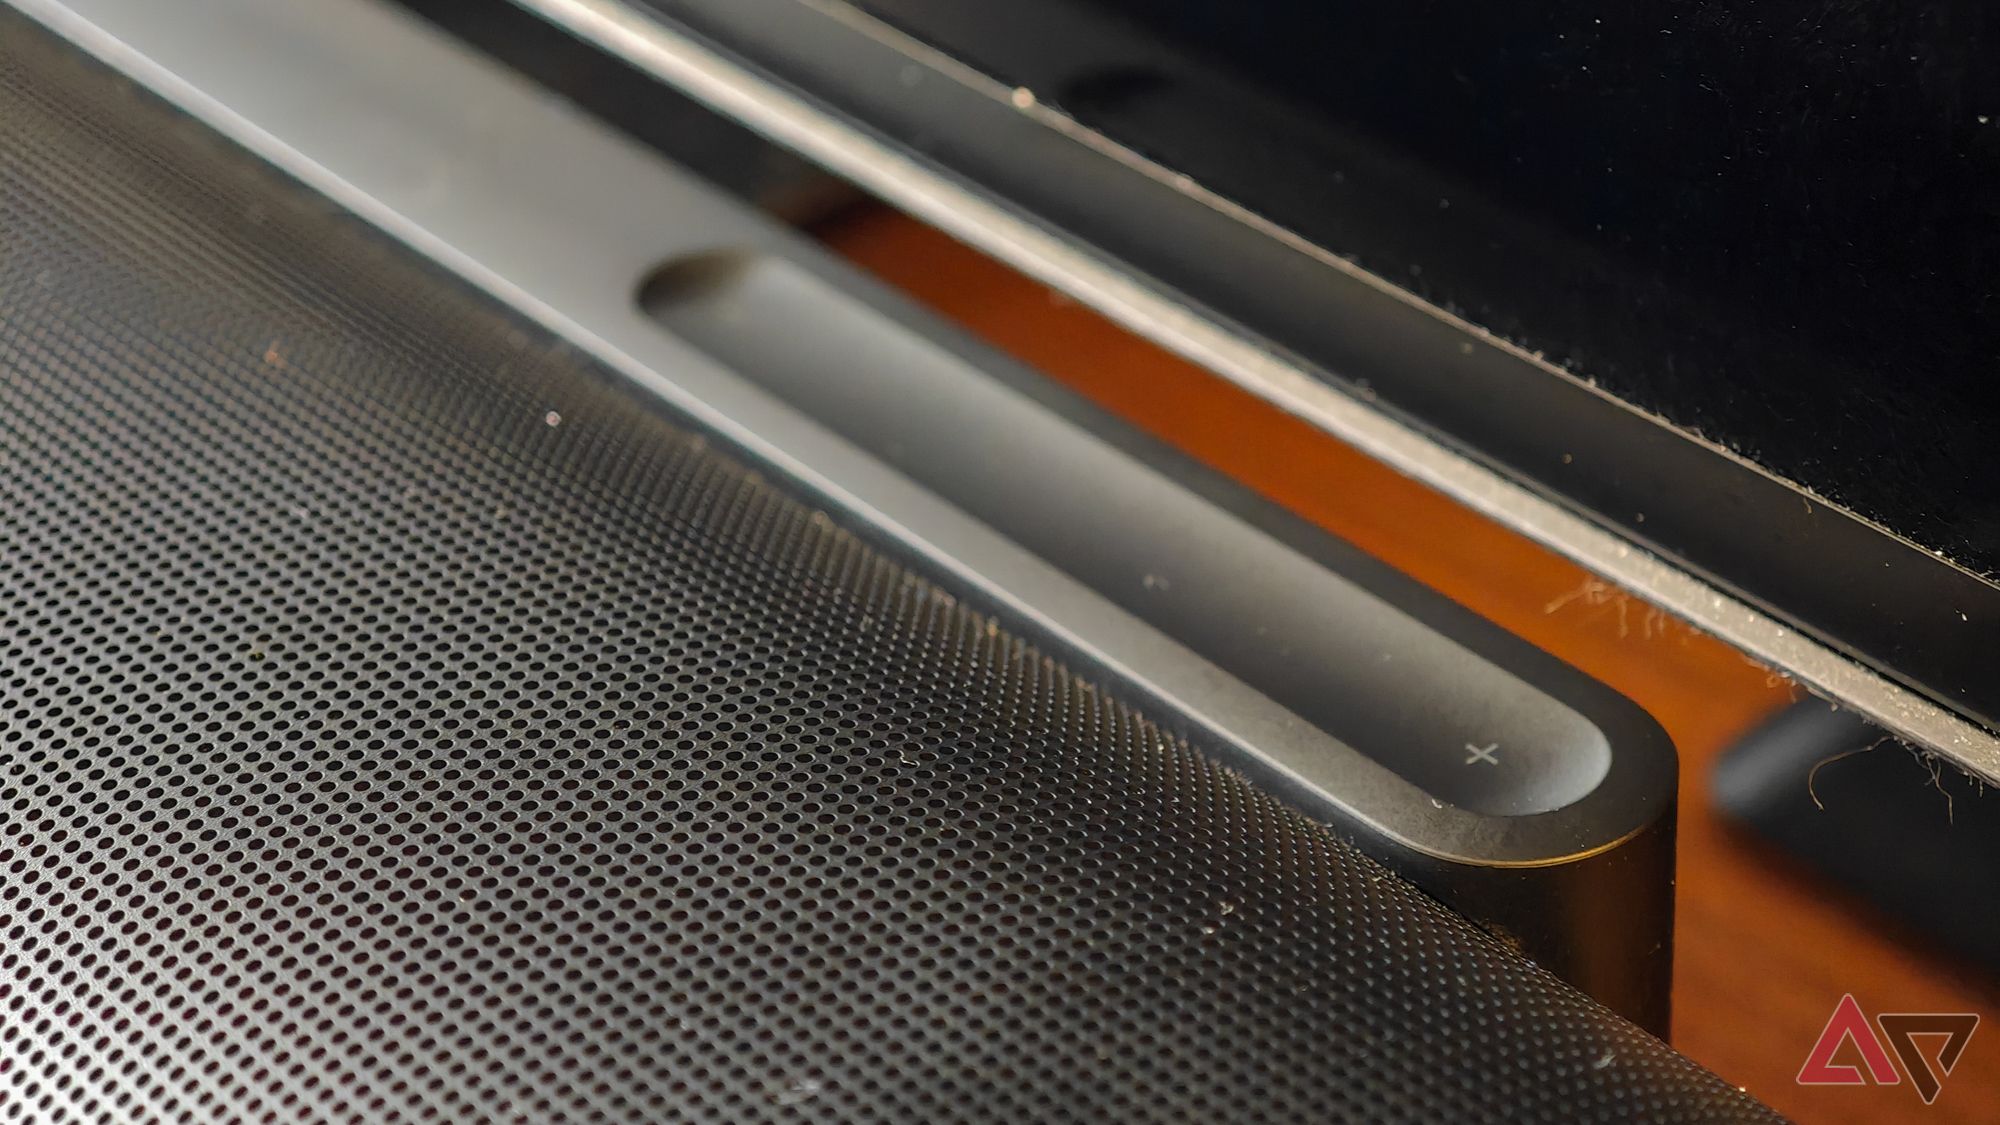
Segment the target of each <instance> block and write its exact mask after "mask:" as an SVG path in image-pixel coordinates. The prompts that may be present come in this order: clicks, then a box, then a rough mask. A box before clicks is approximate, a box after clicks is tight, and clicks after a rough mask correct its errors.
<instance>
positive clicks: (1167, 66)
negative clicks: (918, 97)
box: [863, 0, 2000, 575]
mask: <svg viewBox="0 0 2000 1125" xmlns="http://www.w3.org/2000/svg"><path fill="white" fill-rule="evenodd" d="M863 6H864V7H867V8H869V9H871V10H875V11H879V12H881V13H882V14H884V15H886V16H888V17H890V18H892V19H894V20H895V21H897V22H898V23H900V24H902V25H903V26H905V27H908V28H910V29H911V30H913V31H915V32H917V33H918V34H920V35H922V36H923V37H925V38H929V39H932V40H933V41H936V42H939V43H941V44H943V45H945V46H947V47H948V48H949V49H950V50H952V51H953V52H954V53H957V54H960V55H962V56H965V57H968V58H970V59H972V60H973V61H975V62H976V63H978V64H979V65H981V66H983V67H984V68H985V69H988V70H990V71H992V72H993V73H995V74H997V75H998V76H999V77H1001V78H1002V79H1003V80H1004V81H1007V82H1011V83H1019V84H1022V85H1025V86H1028V87H1030V88H1032V89H1034V90H1035V92H1036V94H1037V96H1038V97H1040V98H1041V99H1042V100H1044V101H1047V102H1050V103H1052V104H1054V105H1056V106H1058V107H1059V108H1061V109H1063V110H1064V111H1066V112H1068V113H1070V114H1071V115H1073V116H1075V117H1077V118H1078V119H1079V120H1081V121H1082V122H1084V123H1085V124H1088V125H1091V126H1094V127H1097V128H1100V129H1102V130H1103V131H1104V132H1106V133H1108V134H1109V135H1110V136H1112V137H1113V138H1114V139H1116V140H1118V141H1120V142H1122V143H1124V144H1127V145H1129V146H1131V147H1133V148H1135V149H1137V150H1138V151H1140V152H1141V153H1143V154H1145V155H1148V156H1151V157H1153V158H1155V159H1158V160H1160V161H1162V162H1164V163H1166V164H1167V165H1168V166H1169V167H1171V168H1173V169H1174V170H1176V171H1179V172H1184V173H1187V174H1190V175H1191V176H1192V177H1193V178H1194V179H1195V180H1196V181H1197V182H1199V183H1201V184H1202V185H1204V186H1206V187H1209V188H1213V189H1215V190H1217V191H1218V192H1220V193H1221V194H1222V195H1224V196H1226V197H1228V198H1230V199H1232V200H1235V201H1237V202H1240V203H1243V204H1245V205H1247V206H1249V207H1250V208H1251V209H1253V210H1255V211H1257V212H1260V213H1262V214H1264V215H1266V216H1268V217H1271V218H1273V219H1276V220H1277V221H1278V222H1280V223H1281V224H1283V225H1285V226H1287V227H1289V228H1291V229H1293V230H1296V231H1298V232H1300V233H1302V234H1304V235H1306V236H1307V237H1308V238H1310V239H1312V240H1313V241H1314V242H1316V243H1318V244H1320V245H1322V246H1325V247H1327V248H1329V249H1332V250H1333V251H1335V252H1337V253H1340V254H1342V255H1344V256H1348V257H1351V258H1353V259H1355V260H1357V261H1359V262H1360V263H1361V264H1363V265H1365V266H1367V267H1368V268H1370V269H1371V270H1374V271H1376V272H1378V273H1380V274H1382V275H1383V276H1386V277H1388V278H1390V279H1392V280H1394V281H1396V282H1397V283H1398V284H1399V285H1402V286H1404V287H1406V288H1408V289H1410V290H1412V291H1414V292H1416V293H1419V294H1421V295H1423V296H1425V297H1427V298H1429V299H1431V300H1433V301H1435V302H1437V303H1438V304H1441V305H1443V306H1445V307H1446V308H1449V309H1452V310H1453V311H1456V312H1458V313H1461V314H1462V315H1464V316H1466V317H1467V318H1468V319H1470V320H1472V321H1473V322H1474V323H1477V324H1479V325H1482V326H1484V327H1487V328H1489V329H1491V330H1493V331H1495V332H1497V333H1499V334H1500V335H1502V336H1504V337H1506V338H1508V339H1510V340H1513V341H1516V342H1518V343H1521V344H1523V345H1524V346H1526V347H1528V348H1530V349H1533V350H1534V351H1536V352H1538V353H1541V354H1544V355H1546V356H1547V357H1548V358H1549V359H1551V360H1553V361H1555V362H1558V363H1560V364H1562V365H1563V366H1565V367H1568V368H1570V369H1571V370H1573V371H1576V372H1578V373H1579V374H1582V375H1584V376H1586V377H1588V378H1590V379H1592V380H1594V381H1595V382H1597V383H1598V384H1599V385H1601V386H1603V387H1604V388H1606V389H1608V390H1611V391H1613V392H1614V393H1616V394H1618V395H1620V396H1621V397H1624V398H1626V399H1627V400H1629V401H1631V402H1632V403H1634V404H1636V405H1638V406H1640V407H1642V408H1644V409H1647V410H1649V411H1654V412H1657V413H1659V414H1661V415H1663V416H1664V417H1666V418H1667V419H1669V420H1670V421H1672V422H1674V423H1675V424H1677V425H1679V426H1681V427H1684V428H1685V429H1687V430H1690V431H1692V432H1694V433H1697V434H1700V435H1702V436H1704V437H1706V438H1709V439H1711V440H1714V441H1717V442H1719V443H1721V444H1723V445H1726V446H1728V447H1730V448H1732V449H1734V450H1737V451H1740V452H1742V453H1744V454H1747V455H1749V456H1750V457H1752V458H1753V459H1755V460H1756V461H1757V462H1758V463H1759V464H1761V465H1763V466H1764V467H1766V468H1768V469H1770V470H1772V471H1775V472H1777V473H1779V474H1781V475H1783V476H1786V477H1789V478H1791V479H1794V480H1796V481H1798V482H1800V483H1801V484H1804V485H1805V486H1807V487H1809V488H1811V489H1812V490H1814V491H1815V492H1816V493H1818V494H1819V495H1821V496H1824V497H1826V498H1828V499H1831V500H1833V501H1835V502H1837V503H1839V504H1841V505H1843V506H1845V507H1847V508H1849V509H1851V510H1853V511H1855V512H1857V513H1859V514H1861V515H1863V516H1866V517H1868V518H1870V519H1873V520H1876V521H1879V522H1881V523H1883V524H1885V525H1887V526H1888V527H1890V528H1892V529H1893V530H1895V531H1897V532H1899V533H1901V534H1903V535H1905V536H1907V537H1909V538H1911V539H1913V540H1915V541H1917V542H1918V543H1920V544H1921V545H1922V546H1924V547H1926V548H1931V549H1935V550H1938V551H1941V552H1943V553H1944V554H1946V555H1947V556H1949V557H1951V558H1953V559H1955V560H1957V561H1958V562H1960V563H1962V564H1963V565H1965V566H1967V567H1969V568H1971V569H1973V570H1975V571H1978V572H1982V573H1986V574H1989V575H1990V574H1993V573H1994V572H1996V571H2000V489H1996V488H1995V486H1994V481H1995V480H2000V442H1995V441H1993V440H1992V439H1991V431H1992V430H1993V429H1994V427H1995V425H1996V424H2000V410H1996V406H1995V403H1996V399H1995V396H1994V395H1993V393H1992V391H1991V389H1990V387H1991V383H1992V378H1993V371H1994V369H1995V365H1996V362H2000V317H1996V316H1995V312H1996V309H2000V282H1996V281H1995V277H1996V274H1995V271H1994V268H1993V265H1994V262H1995V261H2000V205H1996V204H1995V203H1994V196H1993V191H1992V185H1993V184H1994V183H1995V182H2000V65H1996V63H2000V24H1996V22H1995V17H1994V15H1993V14H1991V13H1990V12H1989V11H1988V9H1987V7H1986V6H1985V5H1983V4H1979V3H1976V2H1974V0H1947V2H1945V3H1916V2H1913V0H1896V2H1890V3H1874V4H1853V3H1846V2H1829V0H1821V2H1815V3H1797V4H1794V3H1750V4H1724V3H1711V2H1653V3H1646V4H1638V5H1625V6H1613V7H1611V8H1606V7H1605V6H1604V5H1601V4H1588V3H1575V2H1561V3H1554V4H1541V5H1526V6H1524V5H1518V4H1498V5H1496V4H1490V3H1481V2H1479V0H1422V2H1417V3H1408V4H1384V3H1376V4H1325V3H1314V2H1310V0H1262V2H1260V3H1255V4H1215V3H1209V2H1206V0H1028V2H1026V3H1023V4H1017V5H1009V6H1007V8H1006V10H1005V13H1004V14H1002V13H1001V12H999V11H997V10H995V9H993V8H991V7H989V6H985V5H975V4H966V3H957V2H953V0H866V2H865V3H864V5H863ZM1107 17H1109V18H1107Z"/></svg>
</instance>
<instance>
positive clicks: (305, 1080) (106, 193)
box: [0, 14, 1758, 1122]
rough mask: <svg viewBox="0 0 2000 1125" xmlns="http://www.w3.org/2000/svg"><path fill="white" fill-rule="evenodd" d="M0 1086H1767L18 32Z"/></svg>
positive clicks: (300, 1090) (1687, 1096) (711, 1093)
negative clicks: (1595, 996) (1705, 1054)
mask: <svg viewBox="0 0 2000 1125" xmlns="http://www.w3.org/2000/svg"><path fill="white" fill-rule="evenodd" d="M0 547H4V549H0V686H4V695H0V811H4V815H0V936H4V944H0V967H3V968H4V970H5V972H4V979H5V981H6V984H5V990H4V992H0V1006H4V1009H5V1016H6V1018H5V1019H4V1020H0V1057H4V1058H5V1059H6V1061H7V1065H6V1066H5V1067H4V1068H0V1111H4V1112H6V1113H7V1115H8V1116H9V1117H11V1118H13V1119H16V1120H83V1119H103V1118H107V1117H117V1118H131V1119H139V1120H168V1121H190V1122H191V1121H202V1122H207V1121H219V1120H242V1119H253V1120H283V1121H300V1120H383V1119H396V1120H403V1119H419V1118H425V1117H435V1118H437V1119H442V1120H453V1121H461V1120H519V1119H522V1118H524V1117H525V1118H529V1119H540V1120H570V1121H582V1120H667V1119H675V1120H712V1121H747V1120H761V1119H787V1120H815V1121H820V1120H871V1121H873V1120H911V1121H925V1122H930V1121H949V1120H1005V1121H1014V1120H1090V1121H1099V1120H1114V1119H1115V1120H1176V1121H1178V1120H1191V1119H1192V1120H1298V1119H1328V1118H1346V1119H1353V1120H1368V1121H1382V1120H1412V1121H1434V1120H1451V1121H1477V1120H1491V1121H1513V1120H1524V1119H1535V1120H1540V1119H1548V1118H1552V1117H1562V1118H1565V1119H1570V1120H1601V1121H1607V1122H1608V1121H1627V1120H1634V1119H1649V1120H1663V1119H1680V1120H1697V1119H1700V1120H1738V1119H1743V1118H1746V1117H1751V1116H1754V1115H1756V1114H1757V1113H1758V1110H1757V1108H1756V1107H1755V1106H1753V1105H1752V1104H1751V1103H1750V1102H1748V1101H1747V1100H1746V1099H1745V1098H1743V1097H1742V1096H1741V1095H1740V1094H1738V1093H1737V1092H1736V1091H1735V1090H1733V1089H1732V1088H1730V1087H1728V1086H1726V1085H1724V1084H1723V1083H1721V1082H1719V1081H1718V1080H1716V1079H1715V1078H1713V1076H1710V1075H1707V1074H1705V1073H1704V1072H1702V1071H1700V1070H1699V1068H1697V1067H1695V1066H1694V1065H1693V1064H1692V1063H1690V1062H1688V1061H1687V1060H1685V1059H1682V1058H1680V1057H1678V1056H1675V1055H1673V1054H1672V1053H1671V1052H1670V1051H1668V1050H1667V1049H1666V1048H1664V1047H1663V1046H1662V1045H1661V1044H1659V1043H1658V1042H1657V1041H1656V1040H1652V1039H1650V1038H1649V1037H1647V1036H1645V1035H1643V1034H1641V1033H1639V1032H1638V1031H1636V1030H1635V1029H1633V1028H1632V1027H1630V1026H1629V1025H1627V1024H1624V1023H1622V1022H1621V1021H1618V1020H1617V1019H1615V1018H1614V1017H1612V1016H1610V1015H1609V1014H1608V1013H1606V1012H1605V1011H1604V1010H1603V1009H1601V1008H1599V1007H1597V1006H1596V1005H1594V1004H1592V1003H1590V1002H1589V1001H1587V1000H1585V999H1583V998H1582V997H1581V996H1579V995H1578V994H1576V993H1575V992H1573V991H1572V990H1570V989H1567V988H1565V987H1563V986H1561V985H1559V984H1558V983H1556V982H1555V981H1554V980H1553V979H1552V978H1550V977H1548V976H1547V975H1546V974H1544V973H1542V972H1541V971H1539V970H1537V969H1535V968H1533V967H1532V966H1530V965H1528V964H1526V963H1525V962H1523V961H1521V960H1520V959H1519V958H1518V957H1516V956H1514V955H1513V954H1511V953H1510V952H1508V951H1507V950H1506V949H1505V948H1504V947H1503V946H1502V945H1500V944H1499V943H1498V942H1496V941H1494V940H1492V939H1489V938H1487V937H1485V936H1484V935H1482V934H1480V933H1479V932H1477V931H1475V930H1473V929H1472V928H1471V927H1470V926H1468V925H1467V924H1465V923H1464V922H1462V921H1461V920H1459V919H1456V918H1454V917H1452V916H1450V915H1448V914H1447V913H1445V912H1444V911H1443V910H1442V909H1441V908H1439V907H1437V906H1436V905H1435V904H1434V903H1432V902H1431V901H1430V900H1428V899H1426V898H1424V897H1422V896H1421V895H1418V894H1416V893H1415V892H1413V891H1411V890H1410V889H1409V888H1408V887H1407V886H1406V885H1404V884H1402V883H1400V882H1399V881H1397V880H1396V879H1394V878H1393V877H1390V876H1388V875H1386V874H1385V873H1384V872H1383V871H1382V870H1381V869H1380V868H1378V867H1377V866H1375V865H1374V864H1372V863H1371V862H1369V861H1367V860H1365V859H1363V858H1361V857H1359V856H1358V855H1357V854H1356V853H1354V852H1353V851H1352V850H1351V849H1350V848H1348V847H1347V846H1346V845H1344V844H1342V843H1340V842H1339V841H1337V840H1335V839H1333V838H1332V837H1331V836H1329V835H1328V834H1327V833H1326V832H1325V831H1324V830H1323V829H1320V828H1318V827H1316V826H1314V825H1312V824H1310V823H1308V822H1306V821H1304V820H1303V819H1302V818H1300V817H1298V816H1297V815H1295V814H1293V813H1290V812H1288V811H1286V810H1284V809H1283V808H1281V807H1279V806H1278V805H1276V804H1275V803H1273V802H1272V801H1270V800H1269V799H1268V798H1266V797H1264V796H1262V795H1260V794H1259V793H1258V792H1256V791H1255V790H1254V789H1252V788H1251V787H1250V786H1248V785H1247V784H1246V783H1245V782H1244V781H1243V780H1242V779H1241V778H1240V777H1238V776H1236V775H1234V774H1231V773H1229V772H1227V771H1223V770H1220V769H1218V768H1216V767H1215V766H1214V765H1213V764H1211V763H1210V762H1209V761H1208V760H1207V759H1205V758H1204V757H1203V756H1202V754H1201V753H1200V751H1199V749H1198V748H1191V747H1189V746H1187V745H1185V744H1183V743H1181V742H1180V741H1179V740H1177V739H1176V738H1175V737H1174V736H1173V735H1172V734H1171V733H1170V732H1169V731H1166V730H1163V729H1161V728H1160V727H1158V726H1155V725H1154V724H1153V723H1151V722H1149V721H1148V720H1147V719H1146V718H1145V717H1143V716H1140V715H1138V714H1136V713H1134V712H1133V711H1131V710H1130V709H1128V708H1127V707H1125V706H1124V705H1122V704H1121V703H1120V702H1119V695H1120V692H1119V690H1118V688H1117V686H1116V685H1091V684H1088V683H1084V682H1081V681H1079V680H1077V679H1076V678H1074V677H1072V676H1070V675H1069V674H1068V673H1066V672H1065V671H1064V670H1063V669H1062V668H1061V667H1059V666H1058V665H1056V664H1055V663H1054V662H1052V661H1050V660H1048V659H1047V658H1045V657H1043V656H1042V655H1040V654H1039V653H1037V652H1036V651H1035V650H1034V649H1033V648H1031V647H1029V646H1027V645H1026V644H1024V643H1023V642H1022V641H1020V640H1018V639H1017V638H1016V637H1015V636H1014V635H1013V634H1012V633H1011V632H1010V631H1009V630H1008V628H1007V623H1006V622H1005V621H1001V620H996V619H993V618H989V617H985V616H982V615H980V614H979V613H977V612H975V611H974V610H973V608H971V607H968V606H965V605H962V604H960V603H959V602H958V601H957V600H956V599H954V598H953V597H952V596H951V595H950V593H949V591H948V590H945V589H942V588H940V587H938V586H936V585H933V584H932V583H931V582H929V581H927V580H926V579H925V578H924V577H923V576H921V575H917V574H914V573H911V572H909V571H907V570H905V569H903V568H902V567H901V566H899V565H898V564H897V563H895V562H893V561H891V560H888V559H885V558H883V557H881V556H879V555H877V554H875V553H874V552H872V551H871V550H869V549H868V548H867V547H865V546H864V545H863V544H862V543H861V541H860V540H859V539H857V538H856V536H855V535H854V534H851V533H850V530H848V529H843V528H842V527H840V526H838V525H837V524H836V523H835V521H834V520H832V519H831V518H829V517H828V516H826V515H825V514H823V513H819V512H816V511H815V510H814V509H813V508H812V507H811V506H810V504H809V502H808V501H807V499H806V498H803V497H800V496H797V495H793V494H792V493H790V492H789V491H788V490H787V489H786V488H785V486H784V485H783V484H781V483H779V482H775V481H772V480H769V479H766V478H763V477H761V476H759V475H758V474H757V473H756V472H755V471H754V470H753V469H751V468H749V467H747V466H745V465H743V464H741V463H740V462H738V461H736V460H734V459H732V458H731V457H730V456H729V455H727V454H726V453H724V452H722V451H719V450H717V449H716V448H714V447H713V446H711V445H710V444H709V443H708V442H707V441H705V440H704V439H703V437H702V436H701V435H699V434H697V433H694V432H691V431H689V430H687V429H685V428H683V427H681V426H680V425H678V424H677V423H675V422H672V421H670V420H667V419H664V418H662V417H661V416H660V415H659V414H657V413H656V412H655V411H654V410H653V409H652V408H651V407H650V405H649V404H647V403H646V402H644V401H642V400H640V399H638V398H637V397H635V396H634V394H633V393H632V392H630V391H629V390H628V389H626V388H624V387H623V386H621V385H620V384H618V383H616V382H615V381H613V380H611V379H609V378H608V377H606V376H604V375H603V374H601V373H599V372H597V371H595V370H594V369H592V368H590V367H589V366H587V365H585V364H583V363H581V362H580V361H579V360H578V359H577V358H576V357H575V356H574V355H572V354H570V353H568V352H567V351H566V350H565V349H564V348H562V347H561V346H560V345H558V344H556V343H555V342H553V341H551V340H549V339H547V338H546V337H544V336H542V335H541V334H540V333H539V332H537V331H535V330H534V329H532V328H531V327H529V326H527V325H525V324H522V323H520V322H518V321H516V320H514V319H512V318H511V317H509V316H507V315H504V314H503V313H502V312H500V311H499V310H497V309H495V308H493V307H491V306H490V305H488V304H487V303H486V302H484V301H483V300H481V299H479V298H476V297H474V296H473V295H471V294H469V293H468V292H467V291H465V290H464V289H462V288H460V287H459V286H457V285H455V284H454V283H452V282H451V281H449V280H447V279H445V278H443V277H441V276H440V275H438V274H437V273H435V272H432V271H430V270H428V269H427V268H425V267H423V266H421V265H420V264H418V263H416V262H414V261H413V260H411V258H410V257H409V256H408V255H407V253H406V252H404V251H403V250H401V249H400V248H398V247H396V246H394V245H391V244H389V243H387V242H385V241H384V240H383V239H382V238H380V236H378V235H377V234H375V233H373V232H372V231H371V230H370V229H368V228H366V227H364V226H362V225H361V224H359V223H358V222H356V221H355V220H353V219H351V218H349V217H347V216H344V215H342V214H339V213H337V212H336V211H334V210H332V209H331V208H330V207H329V206H327V205H326V204H324V203H323V202H320V201H317V200H315V199H313V198H311V197H310V196H308V195H307V194H305V193H303V192H301V191H300V190H298V189H297V188H296V187H294V186H291V185H289V184H287V183H285V182H283V181H281V180H279V179H278V178H277V177H276V176H275V175H273V174H272V173H270V172H269V171H268V170H265V169H263V168H261V167H259V166H257V165H255V164H254V163H253V162H252V161H250V160H249V159H248V158H246V157H245V156H243V155H242V154H241V153H238V152H236V151H234V150H232V149H229V148H227V147H226V146H224V145H223V144H222V143H221V142H219V141H218V140H217V139H216V138H214V137H213V136H212V135H209V134H207V133H206V132H205V131H203V130H202V129H201V128H199V127H198V126H196V125H194V124H193V123H191V122H188V121H186V120H184V119H180V118H177V117H176V116H174V115H173V114H171V113H170V112H168V111H165V110H164V109H162V108H161V107H159V106H157V105H155V104H153V103H151V102H149V101H148V100H146V99H145V98H144V97H142V96H140V95H138V94H136V93H134V92H132V91H130V90H127V89H124V88H122V87H121V86H119V85H118V84H117V83H116V82H114V81H112V80H110V79H108V78H107V77H106V76H105V75H103V74H102V73H101V72H99V71H97V70H95V69H93V68H91V67H88V66H86V65H85V64H83V63H82V62H80V61H79V60H78V59H76V58H74V57H72V56H68V55H66V54H65V53H64V52H63V51H62V50H61V49H59V48H57V47H55V46H53V45H52V44H51V43H50V42H48V41H46V40H44V39H43V38H41V37H40V36H39V35H38V34H35V33H32V32H30V31H29V29H28V28H27V27H26V25H24V24H23V23H22V22H21V21H20V20H18V19H16V18H13V17H9V16H7V15H4V14H0Z"/></svg>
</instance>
